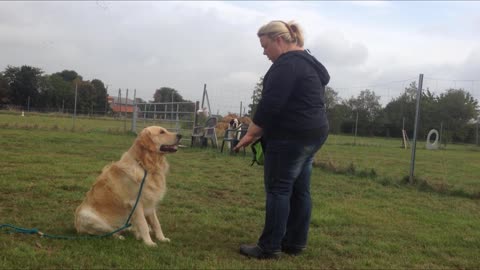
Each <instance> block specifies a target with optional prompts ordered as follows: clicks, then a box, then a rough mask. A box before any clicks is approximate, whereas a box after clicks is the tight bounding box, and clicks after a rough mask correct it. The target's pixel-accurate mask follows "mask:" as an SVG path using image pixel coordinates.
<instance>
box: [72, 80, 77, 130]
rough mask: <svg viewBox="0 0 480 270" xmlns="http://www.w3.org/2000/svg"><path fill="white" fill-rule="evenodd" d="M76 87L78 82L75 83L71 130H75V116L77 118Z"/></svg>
mask: <svg viewBox="0 0 480 270" xmlns="http://www.w3.org/2000/svg"><path fill="white" fill-rule="evenodd" d="M77 89H78V84H75V105H74V107H73V128H72V129H73V130H74V131H75V118H77V92H78V91H77Z"/></svg>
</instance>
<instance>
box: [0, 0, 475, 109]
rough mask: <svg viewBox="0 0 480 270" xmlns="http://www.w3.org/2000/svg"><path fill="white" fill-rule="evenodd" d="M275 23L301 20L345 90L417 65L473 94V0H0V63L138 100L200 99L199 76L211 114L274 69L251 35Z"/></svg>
mask: <svg viewBox="0 0 480 270" xmlns="http://www.w3.org/2000/svg"><path fill="white" fill-rule="evenodd" d="M278 19H280V20H285V21H289V20H296V21H297V22H299V23H300V25H301V26H302V27H303V28H304V32H305V47H306V48H308V49H310V51H311V52H312V54H313V55H315V56H316V57H317V59H318V60H319V61H320V62H322V63H323V64H324V65H325V66H326V67H327V69H328V70H329V72H330V75H331V81H330V84H329V86H330V87H332V88H334V89H335V90H336V91H337V92H338V93H339V95H340V97H342V98H349V97H351V96H357V95H358V93H359V92H360V91H361V90H364V89H367V88H368V89H371V90H373V91H375V93H376V94H377V95H379V96H381V97H382V99H381V100H382V101H383V102H384V103H385V102H388V101H390V100H391V98H393V97H397V96H398V95H400V93H401V92H402V91H403V89H404V88H405V87H406V86H408V84H409V83H410V82H412V81H416V80H418V76H419V74H420V73H423V74H424V76H425V81H424V86H426V87H429V88H430V89H431V90H432V91H435V92H442V91H443V90H444V89H445V88H450V87H452V88H460V87H462V88H464V89H466V90H467V91H469V92H471V93H472V94H473V95H474V96H475V97H476V98H477V99H480V94H479V93H480V2H478V1H477V2H474V1H467V2H458V1H451V2H447V1H438V2H435V1H425V2H419V1H395V2H384V1H373V2H367V1H355V2H346V1H324V2H311V1H305V2H302V1H295V2H285V1H281V2H272V1H267V2H256V1H241V2H240V1H239V2H231V1H228V2H220V1H214V2H200V1H194V2H173V1H158V2H157V1H153V2H140V1H117V2H115V1H114V2H107V1H89V2H86V1H76V2H71V1H63V2H61V1H51V2H47V1H45V2H42V1H38V2H37V1H32V2H20V1H11V2H4V1H1V2H0V70H1V71H3V70H4V69H5V68H6V67H7V65H11V66H21V65H30V66H34V67H39V68H41V69H42V70H43V71H44V72H45V73H46V74H51V73H55V72H59V71H62V70H64V69H68V70H75V71H76V72H78V73H79V74H80V75H81V76H83V78H84V80H92V79H100V80H102V81H103V82H104V83H105V84H106V85H108V91H109V94H110V95H114V96H117V95H118V89H119V88H121V89H122V92H123V94H124V93H125V89H127V88H128V89H129V90H130V91H129V95H130V97H131V96H132V94H133V93H132V92H133V89H136V91H137V97H141V98H143V99H144V100H152V99H153V94H154V92H155V90H156V89H159V88H160V87H164V86H165V87H171V88H174V89H176V90H177V91H178V92H179V93H180V94H181V95H182V96H183V97H184V98H185V99H188V100H192V101H196V100H199V101H201V99H202V93H203V86H204V84H205V83H206V84H207V91H208V95H209V98H210V103H211V106H212V108H211V109H212V111H213V112H215V113H216V112H220V113H222V114H224V113H226V112H238V111H239V108H240V102H243V105H244V106H245V105H246V104H249V103H250V97H251V95H252V91H253V88H254V86H255V84H256V83H257V82H258V80H259V78H260V76H263V75H264V74H265V72H266V71H267V70H268V68H269V66H270V65H271V62H269V60H268V59H267V58H266V57H265V56H264V55H263V51H262V48H261V47H260V43H259V41H258V38H257V36H256V32H257V30H258V28H259V27H260V26H262V25H264V24H265V23H267V22H269V21H270V20H278Z"/></svg>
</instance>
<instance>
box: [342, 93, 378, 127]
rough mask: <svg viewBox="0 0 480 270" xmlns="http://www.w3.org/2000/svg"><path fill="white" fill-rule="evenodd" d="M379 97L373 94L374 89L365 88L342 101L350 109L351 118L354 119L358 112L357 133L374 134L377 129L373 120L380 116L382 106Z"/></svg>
mask: <svg viewBox="0 0 480 270" xmlns="http://www.w3.org/2000/svg"><path fill="white" fill-rule="evenodd" d="M379 100H380V97H379V96H376V95H375V92H374V91H371V90H369V89H365V90H363V91H361V92H360V94H359V95H358V96H357V97H356V98H354V97H351V98H350V99H349V100H347V101H346V102H344V105H345V106H347V108H349V109H350V116H351V119H352V120H353V119H355V120H354V121H356V116H357V113H358V134H360V135H369V136H372V135H374V132H375V130H376V129H377V127H376V123H375V121H376V120H377V118H378V117H379V116H380V113H381V111H382V106H381V105H380V102H379Z"/></svg>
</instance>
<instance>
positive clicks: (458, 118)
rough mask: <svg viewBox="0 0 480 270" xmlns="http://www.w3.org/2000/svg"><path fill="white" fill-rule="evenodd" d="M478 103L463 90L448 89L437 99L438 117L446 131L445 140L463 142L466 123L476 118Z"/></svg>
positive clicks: (465, 134)
mask: <svg viewBox="0 0 480 270" xmlns="http://www.w3.org/2000/svg"><path fill="white" fill-rule="evenodd" d="M477 110H478V101H477V100H476V99H474V98H473V97H472V95H470V93H468V92H466V91H465V90H463V89H448V90H447V91H446V93H442V94H440V96H439V98H438V107H437V112H438V117H439V120H440V121H443V123H444V124H445V126H446V129H448V131H449V132H448V133H447V135H446V136H447V138H449V139H454V140H459V141H465V140H466V139H467V136H468V131H467V130H468V128H467V123H468V121H469V120H471V119H476V118H477V117H478V113H477Z"/></svg>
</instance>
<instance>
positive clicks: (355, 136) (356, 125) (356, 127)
mask: <svg viewBox="0 0 480 270" xmlns="http://www.w3.org/2000/svg"><path fill="white" fill-rule="evenodd" d="M357 129H358V111H357V118H356V120H355V135H354V137H353V145H357Z"/></svg>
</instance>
